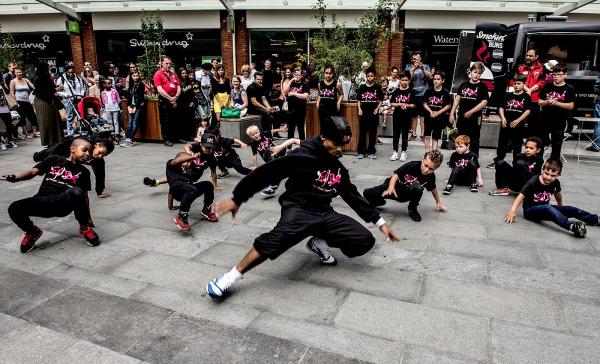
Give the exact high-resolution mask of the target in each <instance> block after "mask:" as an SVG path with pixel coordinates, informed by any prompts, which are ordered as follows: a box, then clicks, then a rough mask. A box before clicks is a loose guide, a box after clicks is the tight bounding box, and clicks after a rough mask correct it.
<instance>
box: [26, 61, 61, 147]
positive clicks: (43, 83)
mask: <svg viewBox="0 0 600 364" xmlns="http://www.w3.org/2000/svg"><path fill="white" fill-rule="evenodd" d="M33 86H34V91H33V94H34V95H35V99H34V100H33V108H34V109H35V114H36V115H37V119H38V125H39V129H40V137H41V144H42V145H44V146H52V145H54V144H58V143H60V142H61V141H62V139H63V131H62V128H61V117H60V114H59V112H58V110H59V109H62V108H63V107H64V106H63V103H62V102H61V101H60V100H61V97H60V96H59V95H58V93H57V92H56V86H55V85H54V82H52V78H51V77H50V66H49V65H48V63H46V62H40V63H39V64H38V65H37V67H36V69H35V76H34V78H33Z"/></svg>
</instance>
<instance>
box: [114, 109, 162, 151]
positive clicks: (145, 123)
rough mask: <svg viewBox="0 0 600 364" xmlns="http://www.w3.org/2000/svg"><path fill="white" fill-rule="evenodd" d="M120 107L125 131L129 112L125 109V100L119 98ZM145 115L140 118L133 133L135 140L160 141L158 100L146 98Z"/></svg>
mask: <svg viewBox="0 0 600 364" xmlns="http://www.w3.org/2000/svg"><path fill="white" fill-rule="evenodd" d="M121 109H122V110H123V129H125V132H127V126H128V124H129V112H128V111H127V100H121ZM145 116H146V117H145V118H144V117H142V118H140V126H139V128H138V132H137V133H136V134H135V136H134V138H135V140H144V141H152V142H162V141H163V137H162V133H161V131H160V113H159V106H158V100H146V115H145Z"/></svg>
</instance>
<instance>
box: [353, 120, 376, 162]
mask: <svg viewBox="0 0 600 364" xmlns="http://www.w3.org/2000/svg"><path fill="white" fill-rule="evenodd" d="M358 123H359V124H358V126H359V131H358V149H357V152H358V154H375V152H376V150H375V142H377V127H378V126H379V115H374V114H373V112H368V111H363V114H362V116H361V117H360V120H359V122H358ZM367 134H369V145H368V146H367Z"/></svg>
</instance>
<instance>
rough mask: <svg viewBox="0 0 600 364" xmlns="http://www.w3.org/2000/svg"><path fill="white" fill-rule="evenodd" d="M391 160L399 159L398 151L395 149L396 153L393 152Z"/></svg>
mask: <svg viewBox="0 0 600 364" xmlns="http://www.w3.org/2000/svg"><path fill="white" fill-rule="evenodd" d="M390 160H391V161H397V160H398V152H396V151H394V153H392V156H391V157H390Z"/></svg>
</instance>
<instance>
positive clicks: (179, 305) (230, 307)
mask: <svg viewBox="0 0 600 364" xmlns="http://www.w3.org/2000/svg"><path fill="white" fill-rule="evenodd" d="M133 298H135V299H136V300H139V301H142V302H147V303H150V304H152V305H155V306H158V307H162V308H166V309H169V310H173V311H175V312H177V313H181V314H184V315H188V316H192V317H196V318H201V319H206V320H210V321H214V322H219V323H222V324H224V325H229V326H235V327H239V328H245V327H247V326H248V324H250V322H252V321H253V320H254V319H256V318H257V317H258V315H260V314H261V312H262V310H258V309H255V308H253V307H250V306H248V305H236V304H234V303H232V302H229V301H227V302H224V303H222V304H215V303H214V302H213V301H212V300H211V299H210V298H209V297H208V296H207V295H206V294H205V293H204V290H202V291H198V292H196V293H193V292H190V291H185V290H182V289H176V288H165V287H158V286H153V285H150V286H148V287H146V288H144V289H143V290H141V291H140V292H137V293H136V294H135V295H134V297H133Z"/></svg>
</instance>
